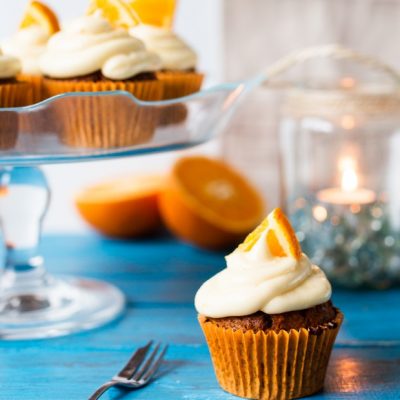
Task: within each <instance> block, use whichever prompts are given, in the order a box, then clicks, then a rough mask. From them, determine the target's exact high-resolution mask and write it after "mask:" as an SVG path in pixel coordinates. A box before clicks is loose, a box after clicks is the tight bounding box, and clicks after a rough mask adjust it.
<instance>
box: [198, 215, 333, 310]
mask: <svg viewBox="0 0 400 400" xmlns="http://www.w3.org/2000/svg"><path fill="white" fill-rule="evenodd" d="M226 263H227V267H226V268H225V269H223V270H222V271H221V272H219V273H218V274H216V275H215V276H213V277H212V278H210V279H209V280H208V281H206V282H205V283H204V284H203V285H202V286H201V287H200V289H199V290H198V292H197V294H196V297H195V306H196V309H197V311H198V312H199V313H200V314H203V315H205V316H207V317H212V318H222V317H230V316H245V315H251V314H253V313H256V312H257V311H263V312H264V313H267V314H280V313H284V312H289V311H296V310H304V309H307V308H310V307H314V306H316V305H319V304H322V303H325V302H326V301H328V300H329V299H330V297H331V285H330V283H329V281H328V279H327V278H326V276H325V274H324V272H323V271H322V270H321V269H320V268H319V267H318V266H316V265H313V264H312V263H311V261H310V260H309V259H308V257H307V256H306V255H305V254H303V253H301V248H300V245H299V244H298V242H297V239H296V237H295V234H294V231H293V229H292V227H291V226H290V224H289V222H288V220H287V219H286V217H285V215H284V214H283V213H282V211H281V210H280V209H275V210H274V211H273V212H272V213H271V214H270V215H269V216H268V217H267V218H266V219H265V221H264V222H263V223H262V224H261V225H260V226H259V227H258V228H256V230H255V231H254V232H253V233H251V234H250V235H249V236H248V237H247V239H246V240H245V242H244V243H243V244H241V245H240V246H239V247H238V248H237V249H236V250H235V251H234V252H233V253H231V254H230V255H228V256H227V257H226Z"/></svg>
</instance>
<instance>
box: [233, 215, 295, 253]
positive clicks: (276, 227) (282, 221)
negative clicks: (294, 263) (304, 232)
mask: <svg viewBox="0 0 400 400" xmlns="http://www.w3.org/2000/svg"><path fill="white" fill-rule="evenodd" d="M264 232H265V233H266V235H265V237H266V245H267V246H268V249H269V252H270V254H271V255H272V256H275V257H292V258H295V259H296V260H299V259H300V258H301V254H302V251H301V246H300V243H299V241H298V240H297V237H296V233H295V231H294V229H293V227H292V225H291V224H290V222H289V220H288V219H287V217H286V215H285V214H284V213H283V211H282V210H281V209H280V208H275V209H274V210H273V211H272V212H271V213H270V214H269V215H268V216H267V218H265V219H264V221H263V222H262V223H261V224H260V225H259V226H258V227H257V228H256V229H255V230H254V231H253V232H251V233H250V234H249V235H248V236H247V237H246V239H245V241H244V242H243V243H242V244H241V245H240V246H239V248H240V249H242V250H243V251H250V250H251V249H252V248H253V246H254V245H255V243H256V242H257V241H258V240H259V239H260V237H261V236H262V235H263V233H264Z"/></svg>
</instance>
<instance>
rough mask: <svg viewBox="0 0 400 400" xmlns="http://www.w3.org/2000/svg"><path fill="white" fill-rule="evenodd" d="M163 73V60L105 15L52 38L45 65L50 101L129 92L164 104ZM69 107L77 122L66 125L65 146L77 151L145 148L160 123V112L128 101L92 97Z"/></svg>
mask: <svg viewBox="0 0 400 400" xmlns="http://www.w3.org/2000/svg"><path fill="white" fill-rule="evenodd" d="M160 67H161V60H160V58H159V57H158V56H157V55H156V54H154V53H152V52H149V51H147V50H146V48H145V46H144V44H143V42H142V41H140V40H138V39H135V38H133V37H131V36H130V35H129V34H128V33H127V32H126V31H125V30H122V29H114V28H112V26H111V25H110V24H109V23H108V22H107V21H106V20H105V19H103V18H102V17H100V16H99V15H91V16H86V17H82V18H79V19H77V20H76V21H74V22H72V23H71V24H70V25H68V26H67V27H66V28H65V29H63V30H61V31H60V32H58V33H57V34H55V35H54V36H52V38H51V39H50V40H49V43H48V46H47V49H46V51H45V53H44V54H43V56H42V57H41V60H40V68H41V71H42V73H43V74H44V76H45V78H44V89H45V91H46V94H47V96H54V95H57V94H61V93H66V92H98V91H112V90H124V91H127V92H129V93H131V94H133V95H134V96H135V97H137V98H138V99H140V100H161V99H162V95H163V84H162V83H161V82H160V81H159V80H158V79H157V77H156V75H155V72H156V71H158V70H159V69H160ZM68 102H70V103H71V114H70V115H74V118H70V117H69V118H68V119H67V121H66V123H65V124H64V125H68V126H66V129H67V131H68V134H67V135H66V136H65V138H64V141H65V142H66V143H67V144H70V145H73V146H83V147H100V148H104V147H119V146H128V145H133V144H138V143H142V142H144V141H146V140H147V139H148V138H149V137H151V135H152V133H153V131H154V127H155V125H154V124H155V123H157V116H155V115H153V113H154V112H155V110H154V109H143V108H141V109H139V108H138V107H135V105H134V104H133V102H132V101H131V100H130V99H127V98H124V97H123V96H121V97H119V98H115V96H113V97H110V98H106V97H105V96H101V97H94V96H89V97H81V98H80V99H79V100H78V99H77V98H74V99H69V100H68V99H64V100H63V102H62V103H63V105H64V106H68ZM78 102H80V104H78ZM60 104H61V101H60ZM116 115H118V118H116Z"/></svg>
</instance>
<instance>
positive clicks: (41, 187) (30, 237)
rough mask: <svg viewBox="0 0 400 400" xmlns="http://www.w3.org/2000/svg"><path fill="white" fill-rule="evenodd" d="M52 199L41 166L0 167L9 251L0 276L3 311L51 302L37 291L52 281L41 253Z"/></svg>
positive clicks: (0, 215) (0, 210)
mask: <svg viewBox="0 0 400 400" xmlns="http://www.w3.org/2000/svg"><path fill="white" fill-rule="evenodd" d="M49 199H50V191H49V187H48V184H47V181H46V178H45V175H44V174H43V172H42V171H41V169H39V168H37V167H16V168H1V169H0V221H1V227H2V232H3V239H4V243H5V252H6V253H5V268H4V270H3V273H2V276H1V280H0V289H1V295H0V311H1V310H8V311H11V310H19V311H24V310H30V311H32V310H38V309H42V308H43V307H46V306H48V302H47V301H44V300H43V299H42V298H41V297H40V296H37V295H35V292H36V291H37V289H38V288H39V287H43V286H45V285H47V284H48V283H49V282H48V279H49V278H48V277H47V274H46V271H45V269H44V267H43V258H42V257H41V256H40V255H39V254H38V244H39V239H40V233H41V227H42V221H43V217H44V216H45V214H46V211H47V208H48V205H49Z"/></svg>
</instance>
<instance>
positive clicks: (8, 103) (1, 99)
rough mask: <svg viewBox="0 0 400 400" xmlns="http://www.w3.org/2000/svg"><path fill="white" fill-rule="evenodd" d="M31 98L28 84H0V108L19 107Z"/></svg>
mask: <svg viewBox="0 0 400 400" xmlns="http://www.w3.org/2000/svg"><path fill="white" fill-rule="evenodd" d="M29 98H31V87H30V85H29V84H28V83H23V82H16V83H3V84H2V83H0V107H2V108H4V107H20V106H24V105H26V99H29Z"/></svg>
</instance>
